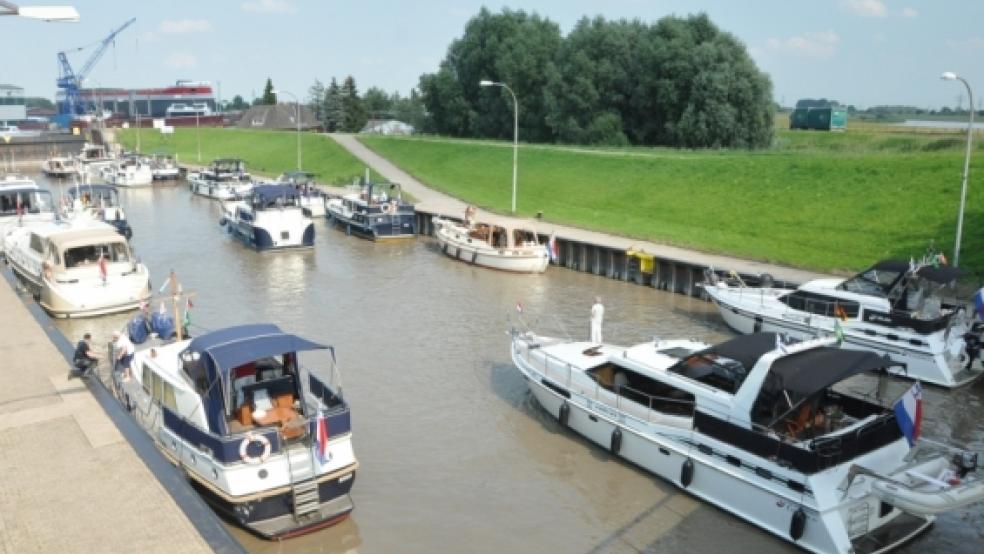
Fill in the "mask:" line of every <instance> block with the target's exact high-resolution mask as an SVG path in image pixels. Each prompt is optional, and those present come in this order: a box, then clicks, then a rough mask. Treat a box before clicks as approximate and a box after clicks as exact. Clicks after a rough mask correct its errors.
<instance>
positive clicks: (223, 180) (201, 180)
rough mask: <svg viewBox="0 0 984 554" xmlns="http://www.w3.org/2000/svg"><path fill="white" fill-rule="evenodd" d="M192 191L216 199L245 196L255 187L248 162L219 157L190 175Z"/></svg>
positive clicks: (189, 180)
mask: <svg viewBox="0 0 984 554" xmlns="http://www.w3.org/2000/svg"><path fill="white" fill-rule="evenodd" d="M188 186H189V187H190V188H191V192H193V193H195V194H198V195H200V196H206V197H208V198H214V199H216V200H233V199H237V198H243V197H244V196H246V195H247V194H249V191H250V190H252V188H253V178H252V176H251V175H250V174H249V173H247V172H246V162H244V161H243V160H240V159H238V158H219V159H217V160H213V161H212V164H211V165H210V166H209V167H208V168H206V169H203V170H201V171H199V172H198V174H197V175H190V176H189V177H188Z"/></svg>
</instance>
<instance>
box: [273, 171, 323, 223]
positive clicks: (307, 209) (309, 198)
mask: <svg viewBox="0 0 984 554" xmlns="http://www.w3.org/2000/svg"><path fill="white" fill-rule="evenodd" d="M314 178H315V175H314V173H308V172H306V171H288V172H286V173H282V174H281V175H280V177H277V182H278V183H283V184H285V185H290V186H292V187H294V188H295V189H297V194H298V200H299V201H300V203H301V207H302V208H304V213H305V214H307V216H308V217H310V218H315V217H324V216H325V200H326V196H325V193H324V192H323V191H322V190H321V189H320V188H318V185H317V183H315V182H314Z"/></svg>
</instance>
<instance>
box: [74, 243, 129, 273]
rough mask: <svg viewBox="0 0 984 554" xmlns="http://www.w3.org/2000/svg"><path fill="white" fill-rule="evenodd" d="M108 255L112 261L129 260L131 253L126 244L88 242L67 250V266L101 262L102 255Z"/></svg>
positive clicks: (107, 257)
mask: <svg viewBox="0 0 984 554" xmlns="http://www.w3.org/2000/svg"><path fill="white" fill-rule="evenodd" d="M101 255H102V256H106V259H108V260H109V261H111V262H128V261H130V253H129V252H128V251H127V248H126V244H124V243H122V242H112V243H105V244H87V245H85V246H76V247H74V248H69V249H67V250H65V267H66V268H70V267H79V266H86V265H91V264H95V263H98V262H99V257H100V256H101Z"/></svg>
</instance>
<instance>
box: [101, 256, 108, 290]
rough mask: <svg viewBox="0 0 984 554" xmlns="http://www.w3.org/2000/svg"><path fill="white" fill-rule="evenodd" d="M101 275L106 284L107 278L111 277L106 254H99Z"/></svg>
mask: <svg viewBox="0 0 984 554" xmlns="http://www.w3.org/2000/svg"><path fill="white" fill-rule="evenodd" d="M99 277H100V278H101V279H102V281H103V284H106V278H107V277H109V267H108V264H107V262H106V256H105V255H104V254H100V255H99Z"/></svg>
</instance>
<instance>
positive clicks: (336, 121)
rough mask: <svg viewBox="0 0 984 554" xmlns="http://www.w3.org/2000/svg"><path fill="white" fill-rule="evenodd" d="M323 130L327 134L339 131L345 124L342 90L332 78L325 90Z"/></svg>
mask: <svg viewBox="0 0 984 554" xmlns="http://www.w3.org/2000/svg"><path fill="white" fill-rule="evenodd" d="M324 114H325V130H326V131H328V132H329V133H334V132H336V131H341V130H342V126H343V125H344V122H345V105H344V103H342V90H341V88H339V86H338V81H337V80H335V78H334V77H332V78H331V83H329V84H328V88H327V89H326V90H325V108H324Z"/></svg>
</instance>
